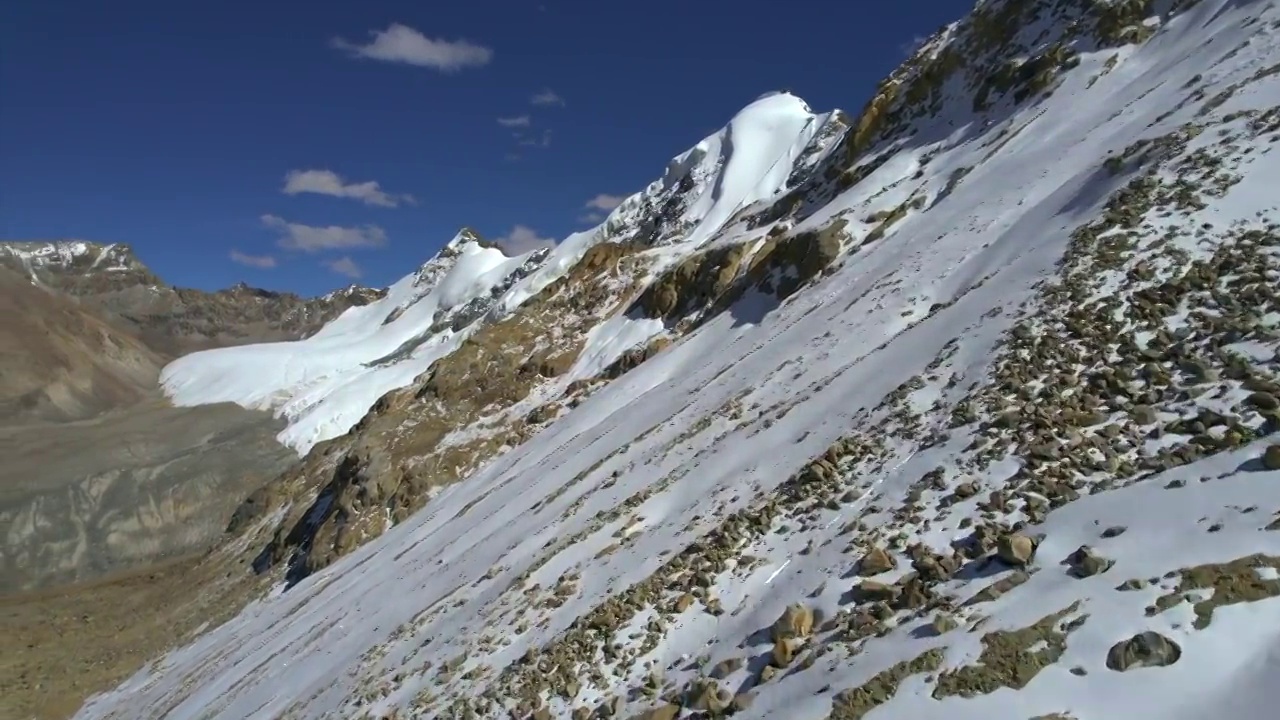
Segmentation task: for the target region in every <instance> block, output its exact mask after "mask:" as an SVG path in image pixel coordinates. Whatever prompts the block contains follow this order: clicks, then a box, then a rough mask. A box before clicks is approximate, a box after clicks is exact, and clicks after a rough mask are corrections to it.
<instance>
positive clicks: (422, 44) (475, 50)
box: [331, 23, 493, 73]
mask: <svg viewBox="0 0 1280 720" xmlns="http://www.w3.org/2000/svg"><path fill="white" fill-rule="evenodd" d="M369 34H370V35H372V36H373V40H372V41H370V42H369V44H367V45H358V44H355V43H352V42H349V41H347V40H344V39H343V38H334V39H333V41H332V43H331V44H332V45H333V47H335V48H338V49H339V50H345V51H347V52H348V53H350V54H351V55H352V56H353V57H363V58H369V59H370V60H382V61H384V62H393V63H405V64H408V65H417V66H419V67H429V68H434V69H436V70H439V71H440V72H446V73H447V72H457V71H458V70H461V69H463V68H468V67H480V66H481V65H487V64H489V61H490V60H492V59H493V50H490V49H489V48H487V47H483V46H481V45H476V44H474V43H471V42H468V41H466V40H440V39H432V38H429V37H427V36H425V35H423V34H422V33H420V32H418V31H417V30H414V29H413V28H411V27H409V26H407V25H401V24H400V23H391V25H389V26H387V29H386V30H383V31H381V32H378V31H371V32H370V33H369Z"/></svg>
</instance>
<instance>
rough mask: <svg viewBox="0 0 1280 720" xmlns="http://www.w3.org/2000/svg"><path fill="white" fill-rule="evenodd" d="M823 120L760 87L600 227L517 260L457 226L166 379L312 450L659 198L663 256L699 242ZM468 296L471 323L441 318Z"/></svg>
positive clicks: (775, 177) (765, 188) (184, 395)
mask: <svg viewBox="0 0 1280 720" xmlns="http://www.w3.org/2000/svg"><path fill="white" fill-rule="evenodd" d="M822 121H823V118H820V117H818V116H815V115H813V114H812V113H810V112H809V109H808V106H807V105H805V103H804V102H803V101H802V100H800V99H799V98H796V97H795V96H793V95H786V94H778V95H772V96H767V97H762V98H760V99H758V100H757V101H755V102H754V103H752V104H751V105H749V106H747V107H746V108H744V109H743V110H742V111H741V112H739V113H738V114H737V115H735V116H734V118H733V119H732V120H731V121H730V122H729V124H728V125H727V126H726V127H725V128H724V129H722V130H721V131H719V132H718V133H715V134H713V135H711V136H709V137H707V138H706V139H704V140H703V141H702V142H700V143H698V144H697V145H696V146H694V147H693V148H692V149H690V150H689V151H687V152H685V153H684V154H682V155H680V156H679V157H677V158H675V159H674V160H672V162H671V163H670V164H669V165H668V168H667V172H666V174H665V175H664V177H663V178H662V179H661V180H658V181H655V182H654V183H653V184H651V185H650V186H649V187H648V188H646V190H645V191H643V192H641V193H638V194H636V195H634V196H632V197H631V198H628V199H627V201H625V202H623V203H622V205H620V206H619V207H618V208H617V209H615V210H614V212H613V213H612V214H611V215H610V216H609V218H608V219H606V220H605V222H604V223H603V224H602V225H601V226H599V227H597V228H595V229H593V230H591V231H587V232H582V233H576V234H574V235H572V236H570V237H568V238H566V239H565V240H564V241H563V242H561V243H560V244H559V245H557V246H556V247H555V248H554V249H552V250H551V251H550V252H549V253H548V252H547V251H545V250H543V251H535V252H533V253H528V254H525V255H522V256H519V257H516V258H508V257H506V256H505V255H503V254H502V252H501V251H500V250H498V249H496V248H493V247H484V246H482V245H481V244H480V242H479V240H478V238H476V237H475V236H474V235H473V234H471V233H470V231H466V232H462V233H458V234H457V235H456V236H455V237H454V238H453V239H452V240H450V241H449V243H447V244H446V246H445V247H444V248H443V249H442V250H441V252H440V254H439V255H438V256H437V257H435V258H433V259H432V260H430V261H429V262H427V263H425V264H424V265H423V266H422V267H421V268H420V269H419V270H418V271H417V272H415V273H414V274H412V275H409V276H406V277H405V278H402V279H401V280H400V281H398V282H396V283H395V284H393V285H392V286H391V288H390V289H389V290H388V293H387V296H386V297H385V298H384V299H382V300H380V301H377V302H374V303H371V304H369V305H367V306H364V307H360V308H352V309H350V310H348V311H347V312H346V313H344V314H343V315H342V316H341V317H340V318H338V319H336V320H335V321H333V322H332V323H330V324H329V325H328V326H327V327H325V328H324V329H323V330H321V331H320V332H318V333H317V334H316V335H314V336H312V337H310V338H307V339H304V340H300V341H296V342H287V343H271V344H262V345H247V346H241V347H236V348H225V349H217V350H209V351H204V352H200V353H195V354H192V355H189V356H186V357H183V358H180V359H178V360H176V361H174V362H173V363H171V364H170V365H169V366H167V367H166V368H165V370H164V372H163V374H162V376H161V384H162V386H163V387H164V389H165V392H166V393H167V394H168V395H169V396H170V398H171V399H172V400H173V402H174V403H175V404H178V405H181V406H190V405H200V404H206V403H215V402H235V403H239V404H240V405H243V406H245V407H249V408H255V409H269V410H274V411H276V412H277V413H278V414H279V415H281V416H283V417H284V418H286V419H287V420H288V421H289V426H288V427H287V428H286V429H285V430H283V431H282V432H281V434H280V436H279V439H280V441H281V442H282V443H284V444H285V445H287V446H289V447H292V448H294V449H296V450H297V451H298V452H299V454H306V452H307V451H308V450H310V449H311V447H313V446H314V445H315V444H316V443H318V442H321V441H324V440H327V439H329V438H332V437H336V436H338V435H341V434H343V433H345V432H346V431H347V430H349V429H350V428H351V427H352V426H353V425H355V424H356V422H358V421H359V420H360V418H361V417H363V416H364V414H365V412H366V411H367V410H368V409H369V408H370V407H371V406H372V405H373V404H374V402H375V401H377V399H378V398H379V397H381V396H383V395H384V394H385V393H387V392H388V391H390V390H394V389H396V388H400V387H404V386H405V385H408V384H409V383H410V382H411V381H412V380H413V379H414V378H415V377H417V376H418V375H420V374H421V373H422V372H424V371H425V370H426V369H427V368H428V367H429V366H430V365H431V363H432V362H434V361H435V360H437V359H439V358H441V357H443V356H444V355H447V354H448V353H450V352H452V351H453V350H455V349H456V348H457V347H458V345H459V343H460V342H461V341H462V340H463V339H465V338H466V337H467V336H468V335H469V334H470V333H471V332H474V330H475V329H476V328H477V327H478V322H475V321H480V320H482V319H488V320H493V319H497V318H501V317H503V316H504V315H506V314H509V313H511V312H512V311H514V310H515V309H516V308H518V307H519V306H520V305H521V304H523V303H524V302H525V301H527V300H528V299H529V298H531V297H533V296H534V295H536V294H537V293H538V292H540V291H541V290H543V289H544V288H546V287H547V286H548V285H550V284H551V283H552V282H554V281H555V280H556V279H557V278H559V277H561V276H563V275H564V273H566V272H567V271H568V270H569V269H570V268H572V267H573V266H574V265H576V264H577V263H578V262H579V261H580V260H581V259H582V258H583V256H584V255H585V254H586V252H587V251H588V250H590V249H591V247H593V246H594V245H596V244H598V243H599V242H601V241H603V240H605V239H607V238H609V237H611V236H617V235H619V234H623V233H626V232H628V231H631V232H634V229H635V226H637V225H638V224H640V223H642V222H643V221H644V220H645V219H646V218H647V217H648V216H649V213H650V210H651V208H652V207H654V206H655V204H658V203H663V202H669V201H671V199H672V198H677V199H678V200H679V201H680V202H681V203H682V204H683V205H684V208H683V210H682V212H681V213H680V215H679V216H678V218H676V219H674V220H673V222H672V223H671V226H670V229H669V230H668V231H667V232H666V234H664V235H654V236H651V237H649V238H648V239H647V241H648V243H649V244H650V245H653V246H660V245H663V244H671V243H678V247H677V248H674V249H673V250H672V251H671V252H667V253H664V254H663V256H662V257H663V259H664V260H665V261H666V262H668V263H669V262H675V261H678V259H679V258H680V257H682V256H684V255H685V254H687V253H688V252H691V251H693V250H696V249H697V248H698V247H700V246H701V245H703V244H704V243H705V242H706V241H707V240H708V239H709V238H711V237H712V236H714V235H715V234H716V233H717V232H719V231H720V230H721V229H722V227H723V226H724V224H725V223H726V222H727V221H728V220H729V219H730V218H731V217H732V216H733V215H734V214H735V213H736V212H737V211H739V210H740V209H742V208H743V207H745V206H747V205H749V204H752V203H757V202H760V201H762V200H767V199H769V198H771V197H773V196H774V195H776V194H777V193H778V192H779V191H780V190H782V189H783V187H784V186H785V183H786V180H787V178H788V176H789V175H790V174H791V172H792V165H793V162H794V161H795V159H796V158H797V157H798V156H799V155H800V153H801V152H802V151H803V150H804V149H805V148H806V147H807V146H808V145H809V144H810V141H811V140H812V139H813V137H814V135H815V134H816V132H817V131H818V129H819V128H820V127H821V126H822ZM658 267H661V266H658ZM469 304H472V305H473V307H472V309H473V312H471V313H468V317H470V318H471V319H472V320H473V322H463V323H452V324H446V323H443V322H442V320H444V319H446V316H449V314H450V313H451V312H454V313H457V312H459V311H460V310H461V309H462V308H464V307H466V306H468V305H469ZM448 319H453V318H451V317H450V318H448ZM648 334H652V333H651V332H649V333H648ZM645 336H646V335H645V334H643V333H641V334H636V333H634V332H631V333H628V334H627V335H626V337H629V338H632V339H643V337H645ZM610 337H611V338H612V339H611V340H610V348H611V349H610V353H609V355H602V354H601V352H600V351H599V350H595V351H590V352H588V353H587V354H588V355H590V356H592V357H594V358H596V363H594V364H593V365H592V367H595V365H597V364H598V363H599V362H603V363H605V364H607V363H608V362H609V361H611V360H613V359H614V357H616V354H617V353H620V352H622V351H624V350H626V349H627V347H619V346H617V343H616V337H617V335H616V334H610Z"/></svg>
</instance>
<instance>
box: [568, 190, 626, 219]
mask: <svg viewBox="0 0 1280 720" xmlns="http://www.w3.org/2000/svg"><path fill="white" fill-rule="evenodd" d="M626 199H627V198H626V197H625V196H623V195H608V194H605V193H600V194H599V195H597V196H595V197H593V198H591V199H590V200H588V201H586V202H585V203H583V205H582V206H583V207H585V208H589V209H590V210H591V212H589V213H585V214H584V215H582V216H581V217H579V218H578V220H579V221H581V222H585V223H599V222H603V221H604V219H605V218H606V217H608V216H609V211H611V210H613V209H614V208H616V207H618V206H619V205H621V204H622V201H623V200H626Z"/></svg>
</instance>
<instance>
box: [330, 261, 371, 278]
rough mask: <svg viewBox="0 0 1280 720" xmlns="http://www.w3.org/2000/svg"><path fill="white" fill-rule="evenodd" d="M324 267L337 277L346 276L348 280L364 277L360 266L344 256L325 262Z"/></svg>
mask: <svg viewBox="0 0 1280 720" xmlns="http://www.w3.org/2000/svg"><path fill="white" fill-rule="evenodd" d="M324 266H325V267H327V268H329V269H330V270H332V271H334V272H336V273H338V274H339V275H346V276H347V277H349V278H358V277H361V276H363V275H364V271H363V270H361V269H360V266H359V265H357V264H356V261H355V260H352V259H351V258H349V257H346V256H343V257H340V258H338V259H337V260H329V261H326V262H325V263H324Z"/></svg>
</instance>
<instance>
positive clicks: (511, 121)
mask: <svg viewBox="0 0 1280 720" xmlns="http://www.w3.org/2000/svg"><path fill="white" fill-rule="evenodd" d="M529 122H530V119H529V116H528V115H516V116H515V117H500V118H498V124H499V125H501V126H502V127H529Z"/></svg>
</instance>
